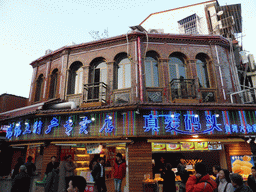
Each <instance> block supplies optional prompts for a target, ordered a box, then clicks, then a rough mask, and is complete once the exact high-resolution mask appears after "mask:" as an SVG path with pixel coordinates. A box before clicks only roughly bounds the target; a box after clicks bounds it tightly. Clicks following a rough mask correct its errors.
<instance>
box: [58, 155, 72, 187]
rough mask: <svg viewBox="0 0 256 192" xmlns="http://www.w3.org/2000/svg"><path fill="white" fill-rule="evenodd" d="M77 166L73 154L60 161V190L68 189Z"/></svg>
mask: <svg viewBox="0 0 256 192" xmlns="http://www.w3.org/2000/svg"><path fill="white" fill-rule="evenodd" d="M75 168H76V166H75V164H74V163H73V161H72V156H71V155H68V156H66V157H65V158H64V161H61V162H60V168H59V170H60V171H59V184H58V185H59V186H58V192H66V191H67V188H68V184H69V180H70V177H72V176H74V170H75Z"/></svg>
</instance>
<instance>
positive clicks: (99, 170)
mask: <svg viewBox="0 0 256 192" xmlns="http://www.w3.org/2000/svg"><path fill="white" fill-rule="evenodd" d="M91 174H92V176H93V179H94V181H95V185H96V187H97V189H98V192H106V191H107V187H106V183H105V168H104V159H103V158H102V157H100V158H99V160H98V163H97V164H96V165H95V166H94V168H93V170H92V173H91Z"/></svg>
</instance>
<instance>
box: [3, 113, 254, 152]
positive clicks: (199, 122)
mask: <svg viewBox="0 0 256 192" xmlns="http://www.w3.org/2000/svg"><path fill="white" fill-rule="evenodd" d="M87 115H88V116H84V114H75V115H72V116H70V115H69V114H63V115H56V116H55V117H53V116H42V117H39V116H34V117H31V118H29V119H27V118H25V119H22V118H19V119H17V120H16V121H14V120H10V122H8V124H9V125H8V126H7V127H5V129H6V138H7V139H12V140H22V139H23V140H38V139H42V137H45V138H47V139H54V138H64V137H86V138H87V137H88V138H89V137H98V136H101V137H111V136H121V137H123V136H124V137H129V136H135V137H136V136H143V137H154V136H168V137H169V136H172V135H183V134H184V135H193V134H196V135H198V134H201V135H202V134H214V135H227V134H232V135H235V134H237V135H241V134H246V135H249V134H256V111H185V110H181V111H178V110H176V111H167V110H166V111H150V110H145V111H141V112H140V113H137V112H136V111H127V112H125V113H120V112H119V111H116V112H113V113H97V114H87ZM93 119H94V120H93ZM5 124H6V122H5ZM208 148H209V149H210V150H212V149H213V150H216V147H215V145H212V146H208ZM219 148H221V146H220V145H219V147H217V149H219ZM170 150H171V149H170ZM200 150H202V149H200Z"/></svg>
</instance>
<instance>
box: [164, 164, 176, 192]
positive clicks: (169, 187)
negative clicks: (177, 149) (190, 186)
mask: <svg viewBox="0 0 256 192" xmlns="http://www.w3.org/2000/svg"><path fill="white" fill-rule="evenodd" d="M163 175H164V176H163V179H164V182H163V192H169V191H174V192H175V191H176V185H175V174H174V172H173V171H172V166H171V164H170V163H166V166H165V169H164V172H163Z"/></svg>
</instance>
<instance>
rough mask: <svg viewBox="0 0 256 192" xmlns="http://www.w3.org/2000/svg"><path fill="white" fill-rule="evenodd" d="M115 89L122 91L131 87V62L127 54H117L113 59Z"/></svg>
mask: <svg viewBox="0 0 256 192" xmlns="http://www.w3.org/2000/svg"><path fill="white" fill-rule="evenodd" d="M114 73H115V79H114V81H115V83H114V88H115V89H124V88H130V87H131V61H130V60H129V59H128V57H127V54H126V53H123V54H119V55H118V56H117V57H116V58H115V72H114Z"/></svg>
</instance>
